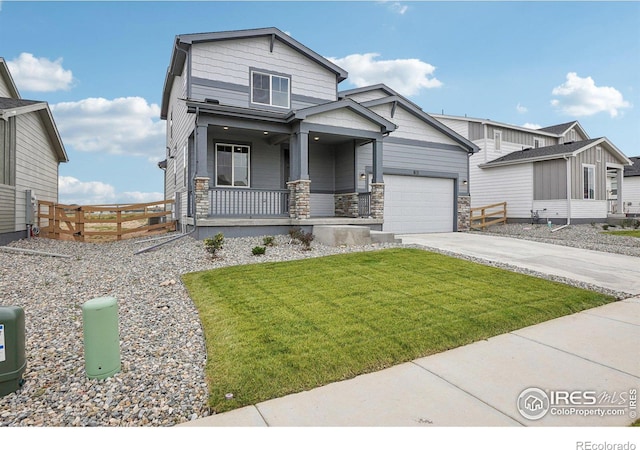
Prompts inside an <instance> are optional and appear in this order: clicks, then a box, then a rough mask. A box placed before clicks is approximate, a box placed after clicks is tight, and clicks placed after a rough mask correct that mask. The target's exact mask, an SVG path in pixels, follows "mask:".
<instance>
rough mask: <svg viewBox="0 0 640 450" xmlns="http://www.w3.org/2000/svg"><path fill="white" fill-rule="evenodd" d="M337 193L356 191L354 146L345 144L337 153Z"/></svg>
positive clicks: (337, 149)
mask: <svg viewBox="0 0 640 450" xmlns="http://www.w3.org/2000/svg"><path fill="white" fill-rule="evenodd" d="M335 161H336V180H335V186H336V192H353V191H354V190H355V187H354V180H355V176H356V175H354V172H355V151H354V148H353V144H351V143H349V144H344V145H342V146H340V147H338V148H336V151H335Z"/></svg>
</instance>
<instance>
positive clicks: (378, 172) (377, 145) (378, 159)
mask: <svg viewBox="0 0 640 450" xmlns="http://www.w3.org/2000/svg"><path fill="white" fill-rule="evenodd" d="M371 181H372V183H382V182H383V180H382V139H376V140H375V141H373V180H371Z"/></svg>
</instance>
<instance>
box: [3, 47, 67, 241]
mask: <svg viewBox="0 0 640 450" xmlns="http://www.w3.org/2000/svg"><path fill="white" fill-rule="evenodd" d="M67 161H68V158H67V153H66V151H65V149H64V146H63V144H62V140H61V139H60V135H59V134H58V130H57V128H56V125H55V122H54V121H53V116H52V115H51V110H50V109H49V105H48V104H47V103H46V102H40V101H33V100H23V99H21V98H20V94H19V92H18V89H17V88H16V85H15V83H14V82H13V79H12V78H11V74H10V73H9V68H8V67H7V64H6V62H5V60H4V59H3V58H0V245H4V244H6V243H8V242H11V241H14V240H17V239H22V238H25V237H27V236H28V231H27V230H28V229H29V226H30V225H33V224H35V215H34V214H33V208H34V202H36V201H37V200H48V201H53V202H57V201H58V166H59V164H60V163H61V162H67Z"/></svg>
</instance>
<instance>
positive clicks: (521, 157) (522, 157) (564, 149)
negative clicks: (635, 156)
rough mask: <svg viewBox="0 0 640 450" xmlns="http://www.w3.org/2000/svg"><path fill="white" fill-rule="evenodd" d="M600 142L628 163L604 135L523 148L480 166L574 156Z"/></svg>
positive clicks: (504, 164) (627, 159)
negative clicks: (564, 142) (583, 139)
mask: <svg viewBox="0 0 640 450" xmlns="http://www.w3.org/2000/svg"><path fill="white" fill-rule="evenodd" d="M601 143H606V144H607V146H608V147H609V149H610V150H611V152H612V153H614V154H616V156H618V158H620V159H621V160H622V161H624V162H625V163H626V164H630V163H631V161H630V160H629V158H627V157H626V156H625V155H624V154H623V153H622V152H621V151H620V150H618V149H617V148H616V146H615V145H613V144H612V143H611V142H609V140H608V139H607V138H605V137H600V138H596V139H588V140H586V141H576V142H570V143H566V144H556V145H550V146H547V147H538V148H529V149H525V150H518V151H515V152H511V153H508V154H506V155H504V156H501V157H500V158H496V159H494V160H492V161H489V162H487V163H485V164H480V167H494V166H506V165H511V164H519V163H527V162H534V161H546V160H551V159H560V158H564V157H569V156H576V155H577V154H579V153H581V152H583V151H585V150H587V149H588V148H591V147H593V146H594V145H598V144H601Z"/></svg>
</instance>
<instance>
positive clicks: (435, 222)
mask: <svg viewBox="0 0 640 450" xmlns="http://www.w3.org/2000/svg"><path fill="white" fill-rule="evenodd" d="M453 207H454V204H453V180H451V179H447V178H426V177H409V176H400V175H385V176H384V225H383V230H384V231H390V232H393V233H441V232H449V231H453Z"/></svg>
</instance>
